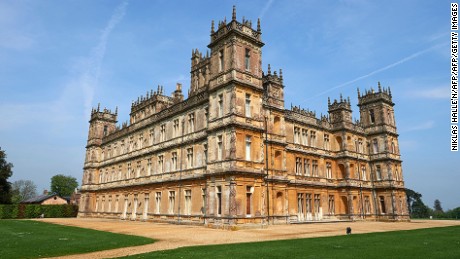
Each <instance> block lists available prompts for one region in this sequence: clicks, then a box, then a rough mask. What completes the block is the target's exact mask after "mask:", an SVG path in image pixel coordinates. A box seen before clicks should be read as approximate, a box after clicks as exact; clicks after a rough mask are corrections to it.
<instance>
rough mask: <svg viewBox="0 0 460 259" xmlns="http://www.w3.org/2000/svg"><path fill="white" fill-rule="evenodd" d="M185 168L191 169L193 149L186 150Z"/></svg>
mask: <svg viewBox="0 0 460 259" xmlns="http://www.w3.org/2000/svg"><path fill="white" fill-rule="evenodd" d="M187 167H188V168H192V167H193V148H187Z"/></svg>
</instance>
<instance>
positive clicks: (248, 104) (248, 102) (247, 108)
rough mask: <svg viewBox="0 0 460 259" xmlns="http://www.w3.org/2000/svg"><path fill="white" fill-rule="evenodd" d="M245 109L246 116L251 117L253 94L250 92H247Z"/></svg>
mask: <svg viewBox="0 0 460 259" xmlns="http://www.w3.org/2000/svg"><path fill="white" fill-rule="evenodd" d="M244 111H245V115H246V117H248V118H250V117H251V95H250V94H246V101H245V106H244Z"/></svg>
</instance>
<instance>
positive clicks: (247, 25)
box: [208, 6, 264, 48]
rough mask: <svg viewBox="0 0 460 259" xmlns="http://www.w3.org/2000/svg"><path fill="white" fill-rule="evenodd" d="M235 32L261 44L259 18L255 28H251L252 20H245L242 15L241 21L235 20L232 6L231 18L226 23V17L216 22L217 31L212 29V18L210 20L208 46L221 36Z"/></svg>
mask: <svg viewBox="0 0 460 259" xmlns="http://www.w3.org/2000/svg"><path fill="white" fill-rule="evenodd" d="M231 33H237V34H239V35H241V36H244V37H246V38H248V39H251V40H252V41H254V42H255V43H257V44H258V45H260V46H263V45H264V44H263V43H262V39H261V35H262V32H261V30H260V19H257V29H256V30H254V29H253V28H252V21H250V20H246V19H245V18H244V17H243V19H242V21H241V22H238V21H237V20H236V8H235V6H233V13H232V20H231V21H230V22H229V23H227V19H226V18H224V20H223V21H219V22H218V26H217V31H215V30H214V20H213V21H212V22H211V43H210V44H209V45H208V47H209V48H211V47H212V46H214V44H215V43H216V42H218V41H219V40H220V39H221V38H223V37H225V36H227V35H229V34H231Z"/></svg>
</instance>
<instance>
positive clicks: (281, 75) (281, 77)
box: [280, 68, 283, 80]
mask: <svg viewBox="0 0 460 259" xmlns="http://www.w3.org/2000/svg"><path fill="white" fill-rule="evenodd" d="M280 79H281V80H283V70H282V69H281V68H280Z"/></svg>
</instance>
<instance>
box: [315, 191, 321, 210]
mask: <svg viewBox="0 0 460 259" xmlns="http://www.w3.org/2000/svg"><path fill="white" fill-rule="evenodd" d="M320 208H321V195H320V194H315V214H316V215H318V214H319V212H320Z"/></svg>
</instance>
